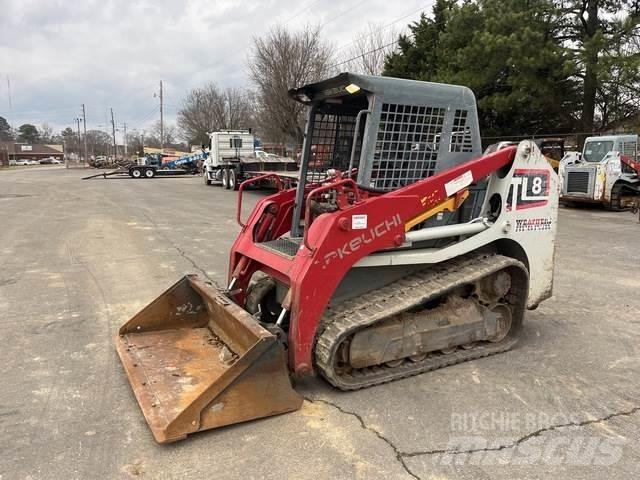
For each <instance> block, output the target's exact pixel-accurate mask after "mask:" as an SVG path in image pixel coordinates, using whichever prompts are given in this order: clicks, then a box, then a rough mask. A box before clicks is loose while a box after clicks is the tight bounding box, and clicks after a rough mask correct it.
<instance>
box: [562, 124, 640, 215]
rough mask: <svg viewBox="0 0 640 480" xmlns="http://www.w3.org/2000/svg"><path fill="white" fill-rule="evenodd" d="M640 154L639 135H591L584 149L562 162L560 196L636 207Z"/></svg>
mask: <svg viewBox="0 0 640 480" xmlns="http://www.w3.org/2000/svg"><path fill="white" fill-rule="evenodd" d="M638 157H639V152H638V135H609V136H602V137H589V138H587V139H586V141H585V143H584V148H583V150H582V153H578V152H567V154H566V155H565V156H564V158H563V159H562V161H561V162H560V167H559V171H558V175H559V177H560V200H561V201H562V202H563V203H569V204H570V203H572V202H586V203H601V204H603V205H605V207H607V208H609V209H611V210H623V209H626V208H630V207H632V206H633V205H634V204H636V202H637V200H638V198H640V177H639V175H640V163H639V160H640V158H638Z"/></svg>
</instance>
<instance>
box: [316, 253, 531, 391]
mask: <svg viewBox="0 0 640 480" xmlns="http://www.w3.org/2000/svg"><path fill="white" fill-rule="evenodd" d="M527 293H528V276H527V271H526V268H525V267H524V265H523V264H522V263H520V262H518V261H517V260H514V259H512V258H508V257H503V256H501V255H495V254H476V255H468V256H465V257H462V258H458V259H454V260H451V261H449V262H445V263H443V264H437V265H434V266H432V267H430V268H428V269H426V270H423V271H421V272H418V273H414V274H412V275H409V276H407V277H405V278H403V279H401V280H398V281H395V282H393V283H391V284H389V285H387V286H385V287H382V288H380V289H377V290H374V291H371V292H369V293H367V294H365V295H362V296H359V297H357V298H353V299H350V300H347V301H344V302H342V303H340V304H338V305H335V306H333V307H330V308H328V309H327V311H326V312H325V315H324V316H323V319H322V323H321V325H320V332H319V333H318V341H317V344H316V347H315V360H316V365H317V368H318V369H319V371H320V372H321V374H322V375H323V376H324V377H325V378H326V379H327V380H328V381H329V382H330V383H331V384H333V385H334V386H336V387H338V388H340V389H343V390H355V389H359V388H364V387H368V386H372V385H377V384H381V383H386V382H389V381H392V380H396V379H398V378H404V377H408V376H412V375H417V374H419V373H422V372H425V371H429V370H435V369H437V368H442V367H445V366H448V365H452V364H456V363H460V362H463V361H467V360H473V359H476V358H481V357H485V356H488V355H492V354H495V353H499V352H503V351H506V350H509V349H510V348H511V347H512V346H513V345H514V344H515V343H516V341H517V339H518V333H519V331H520V327H521V325H522V320H523V316H524V310H525V303H526V298H527Z"/></svg>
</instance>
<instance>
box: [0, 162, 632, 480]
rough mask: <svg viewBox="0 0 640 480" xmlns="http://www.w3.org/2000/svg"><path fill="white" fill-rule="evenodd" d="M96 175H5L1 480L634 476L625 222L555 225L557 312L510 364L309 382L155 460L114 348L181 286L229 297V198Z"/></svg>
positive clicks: (574, 214) (571, 220)
mask: <svg viewBox="0 0 640 480" xmlns="http://www.w3.org/2000/svg"><path fill="white" fill-rule="evenodd" d="M83 175H85V172H83V171H79V170H78V171H73V170H71V171H66V170H64V169H60V168H53V169H40V170H38V171H35V170H33V171H27V170H21V171H0V208H1V209H2V210H1V211H2V213H1V214H0V215H1V216H0V219H1V222H0V225H2V228H0V335H1V338H2V339H3V348H2V349H0V362H1V364H2V366H1V367H0V369H1V370H0V372H1V373H2V378H3V385H4V387H3V388H2V389H0V429H1V431H2V433H3V435H2V436H1V437H0V451H2V457H1V458H2V460H1V461H0V479H2V480H8V479H14V478H16V479H34V480H35V479H49V478H51V479H54V478H55V479H57V478H69V479H75V478H78V479H80V478H82V479H84V478H118V479H119V478H131V477H140V478H152V479H156V478H158V479H164V478H177V477H180V478H203V477H207V478H209V477H211V478H213V477H217V478H231V479H235V478H237V479H245V478H274V479H276V478H277V479H281V478H303V477H304V478H308V477H310V476H313V477H314V478H323V479H324V478H326V479H333V478H336V479H338V478H340V479H341V478H345V477H347V478H362V479H365V478H366V479H369V478H385V479H387V478H407V479H416V478H419V479H425V480H426V479H467V478H468V479H478V478H481V479H485V478H487V479H488V478H496V479H501V478H504V479H513V478H522V479H530V478H531V479H533V478H552V477H556V478H569V479H573V478H575V479H600V478H627V477H631V478H633V477H638V476H639V473H640V472H639V471H640V449H639V448H638V443H639V437H640V433H639V432H640V429H639V428H638V427H639V426H640V386H639V385H638V381H637V379H638V374H639V373H640V356H639V351H640V348H639V347H638V341H637V340H638V336H639V335H640V315H639V312H640V297H639V296H638V295H637V292H638V289H639V288H640V278H639V277H638V275H637V272H636V270H637V269H636V268H635V267H636V266H637V265H638V260H639V259H640V258H639V257H640V251H639V250H638V248H637V239H638V234H639V233H640V224H638V223H637V220H636V219H635V218H634V216H632V215H631V214H629V213H625V212H622V213H612V212H606V211H603V210H596V209H589V208H581V209H565V208H563V209H561V211H560V225H559V234H558V242H557V245H558V248H557V252H556V277H555V285H554V297H553V298H552V299H551V300H549V301H547V302H545V303H543V304H542V305H541V306H540V307H539V308H538V309H537V310H535V311H531V312H528V313H527V317H526V320H525V327H524V332H523V337H522V339H521V341H520V343H519V344H518V345H517V346H516V348H515V349H514V350H512V351H511V352H508V353H505V354H501V355H497V356H493V357H489V358H484V359H481V360H477V361H474V362H468V363H465V364H460V365H455V366H452V367H448V368H446V369H442V370H438V371H434V372H430V373H426V374H423V375H420V376H418V377H413V378H409V379H404V380H400V381H397V382H392V383H390V384H386V385H381V386H379V387H374V388H370V389H366V390H361V391H356V392H340V391H337V390H335V389H333V388H331V387H330V386H329V385H327V384H326V383H325V382H323V381H322V380H321V379H305V380H303V381H300V382H298V383H297V385H296V388H297V390H298V391H299V392H300V393H301V394H302V395H303V396H304V397H305V398H306V401H305V402H304V405H303V408H302V409H300V410H299V411H298V412H295V413H291V414H287V415H282V416H278V417H272V418H268V419H264V420H260V421H255V422H250V423H246V424H241V425H235V426H231V427H227V428H223V429H219V430H214V431H208V432H204V433H200V434H196V435H193V436H191V437H189V438H188V439H187V440H185V441H183V442H179V443H176V444H171V445H165V446H160V445H157V444H156V443H155V442H154V441H153V438H152V436H151V433H150V431H149V430H148V428H147V425H146V423H145V421H144V418H143V417H142V414H141V412H140V410H139V408H138V405H137V403H136V401H135V398H134V397H133V394H132V393H131V389H130V387H129V385H128V382H127V380H126V377H125V375H124V372H123V371H122V368H121V366H120V363H119V360H118V358H117V355H116V353H115V349H114V348H113V345H112V336H113V335H114V334H115V332H116V331H117V329H118V327H119V326H120V325H121V324H122V323H124V322H125V321H126V320H127V319H128V318H129V317H131V316H132V315H133V314H134V313H136V312H137V311H138V310H139V309H140V308H142V307H143V306H144V305H146V304H147V303H149V302H150V301H151V300H153V299H154V298H155V297H156V296H157V295H159V294H160V293H161V292H162V291H163V290H164V289H165V288H166V287H168V286H169V285H171V284H173V283H174V282H175V281H176V280H177V279H178V278H179V277H180V276H182V275H183V274H185V273H198V274H200V275H203V276H206V277H207V278H208V279H210V280H213V281H216V282H217V283H219V284H221V285H223V284H224V283H225V278H226V268H227V260H228V250H229V247H230V245H231V243H232V241H233V239H234V237H235V235H236V233H237V231H238V226H237V225H236V223H235V195H234V194H233V193H231V192H228V191H224V190H222V189H220V188H218V187H206V186H205V185H204V184H203V183H202V182H201V179H200V178H199V177H187V178H175V179H169V178H158V179H154V180H150V181H147V180H139V181H136V180H132V179H128V178H126V179H113V180H103V179H96V180H91V181H80V177H82V176H83ZM261 195H262V194H261V193H259V192H250V193H249V194H248V197H247V202H245V204H246V207H245V208H246V209H247V210H248V208H249V207H250V205H251V204H252V203H254V202H255V201H256V200H257V199H258V198H260V196H261ZM246 212H247V211H246V210H245V216H246Z"/></svg>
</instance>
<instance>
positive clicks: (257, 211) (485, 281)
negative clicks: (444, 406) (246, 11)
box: [115, 73, 558, 442]
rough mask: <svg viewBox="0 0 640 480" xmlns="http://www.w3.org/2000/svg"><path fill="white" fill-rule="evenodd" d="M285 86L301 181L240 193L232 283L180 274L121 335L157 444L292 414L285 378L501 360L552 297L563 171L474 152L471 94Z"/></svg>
mask: <svg viewBox="0 0 640 480" xmlns="http://www.w3.org/2000/svg"><path fill="white" fill-rule="evenodd" d="M289 93H290V96H291V97H292V98H293V99H294V100H296V101H299V102H303V103H304V104H306V105H307V106H308V116H307V124H306V131H305V140H304V147H303V152H302V158H301V171H300V180H299V183H298V186H297V188H296V189H282V188H281V189H280V190H279V191H278V192H277V193H274V194H272V195H270V196H267V197H265V198H263V199H262V200H260V201H259V202H258V204H257V205H256V206H255V208H254V209H253V211H252V212H251V214H250V215H249V216H248V218H246V219H244V218H243V214H242V194H243V191H244V189H245V188H246V186H247V185H249V184H250V183H251V182H252V181H261V180H264V179H261V178H257V179H252V180H248V181H246V182H244V183H243V184H242V185H241V187H240V191H239V194H238V213H237V220H238V223H239V224H240V225H241V232H240V234H239V235H238V237H237V239H236V241H235V243H234V244H233V247H232V248H231V254H230V260H229V277H228V286H227V288H225V289H221V288H217V287H214V286H212V285H210V284H208V283H206V282H205V281H203V280H202V279H200V278H198V277H197V276H187V277H185V278H183V279H182V280H180V281H178V283H176V284H175V285H174V286H172V287H171V288H169V289H168V290H167V291H166V292H165V293H164V294H162V295H161V296H160V297H159V298H158V299H156V300H155V301H154V302H153V303H151V304H150V305H149V306H147V307H146V308H145V309H143V310H142V311H141V312H140V313H138V314H137V315H136V316H135V317H133V318H132V319H131V320H129V321H128V322H127V323H126V324H125V325H124V326H123V327H122V328H121V329H120V332H119V335H118V336H117V337H116V339H115V342H116V345H117V349H118V353H119V354H120V358H121V359H122V362H123V364H124V367H125V370H126V372H127V375H128V376H129V380H130V382H131V385H132V387H133V391H134V393H135V395H136V397H137V399H138V403H139V404H140V406H141V407H142V411H143V413H144V415H145V417H146V419H147V422H148V423H149V425H150V427H151V429H152V431H153V434H154V436H155V438H156V440H157V441H159V442H171V441H175V440H179V439H182V438H185V436H186V435H188V434H190V433H193V432H197V431H200V430H205V429H209V428H215V427H220V426H223V425H229V424H232V423H237V422H242V421H246V420H251V419H255V418H260V417H265V416H268V415H275V414H279V413H283V412H288V411H292V410H295V409H297V408H299V407H300V406H301V403H302V399H301V397H300V396H299V395H298V394H297V393H296V392H295V391H294V390H293V388H292V387H291V383H290V378H292V377H299V376H305V375H314V374H319V375H321V376H322V377H324V378H325V379H326V380H327V381H328V382H329V383H331V384H332V385H334V386H336V387H338V388H340V389H343V390H354V389H359V388H363V387H369V386H372V385H377V384H381V383H384V382H389V381H392V380H395V379H398V378H404V377H408V376H411V375H416V374H419V373H422V372H426V371H429V370H433V369H436V368H441V367H444V366H447V365H451V364H455V363H458V362H463V361H467V360H473V359H477V358H480V357H484V356H487V355H492V354H495V353H499V352H504V351H506V350H508V349H510V348H511V347H513V345H514V344H515V343H516V342H517V341H518V336H519V334H520V331H521V327H522V322H523V319H524V313H525V310H526V309H527V308H530V309H531V308H535V307H536V306H537V305H538V304H539V303H540V302H541V301H543V300H544V299H546V298H549V297H550V296H551V290H552V279H553V257H554V240H555V232H556V218H557V206H558V178H557V176H556V174H555V172H554V171H553V169H552V168H551V166H550V165H549V163H548V162H547V161H546V159H545V158H544V156H543V155H542V154H541V153H540V151H539V150H538V148H537V147H536V145H535V144H534V143H533V142H531V141H523V142H521V143H520V144H519V145H518V146H517V147H509V148H505V149H502V150H500V151H497V152H495V153H492V154H489V155H486V156H481V151H480V148H481V147H480V133H479V129H478V120H477V114H476V106H475V98H474V96H473V94H472V93H471V91H470V90H469V89H467V88H464V87H459V86H453V85H441V84H435V83H427V82H418V81H411V80H400V79H394V78H384V77H370V76H363V75H353V74H349V73H344V74H340V75H338V76H336V77H334V78H331V79H328V80H325V81H322V82H319V83H315V84H311V85H306V86H304V87H301V88H297V89H294V90H291V91H290V92H289ZM272 176H273V175H272ZM273 180H274V182H276V183H278V177H273Z"/></svg>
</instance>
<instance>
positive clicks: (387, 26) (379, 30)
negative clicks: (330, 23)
mask: <svg viewBox="0 0 640 480" xmlns="http://www.w3.org/2000/svg"><path fill="white" fill-rule="evenodd" d="M432 5H433V2H429V3H426V4H424V5H423V6H421V7H420V8H417V9H416V10H413V11H412V12H411V13H407V14H406V15H403V16H401V17H399V18H396V19H395V20H394V21H393V22H390V23H387V24H386V25H384V26H382V27H380V28H378V29H377V30H375V31H373V32H371V33H369V34H367V35H365V36H364V37H361V38H363V39H364V38H369V37H372V36H373V35H375V34H376V33H378V32H381V31H382V30H386V29H387V28H389V27H390V26H391V25H395V24H396V23H398V22H400V21H402V20H404V19H405V18H408V17H410V16H412V15H414V14H416V13H417V12H420V11H423V10H424V9H426V8H427V7H429V6H432ZM356 41H357V40H353V41H351V42H349V43H345V44H344V45H341V46H339V47H338V48H336V50H335V51H336V52H339V51H340V50H343V49H345V48H346V47H349V46H351V45H353V44H354V43H356Z"/></svg>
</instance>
